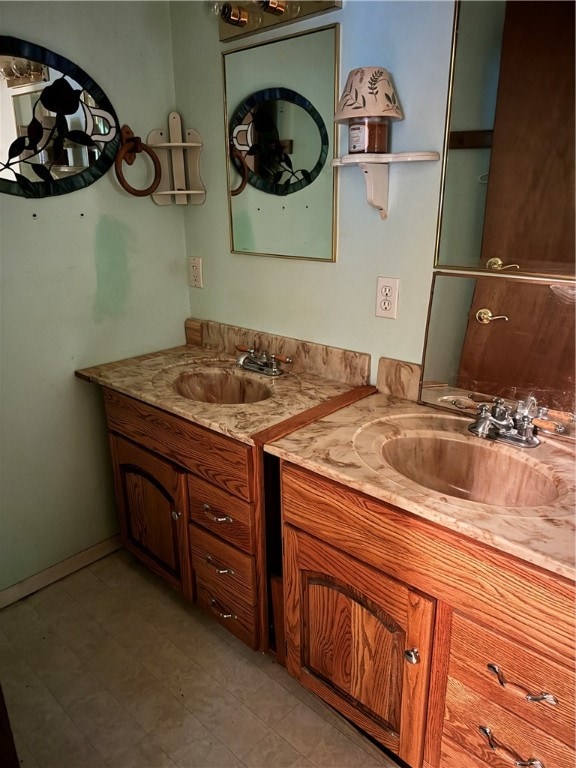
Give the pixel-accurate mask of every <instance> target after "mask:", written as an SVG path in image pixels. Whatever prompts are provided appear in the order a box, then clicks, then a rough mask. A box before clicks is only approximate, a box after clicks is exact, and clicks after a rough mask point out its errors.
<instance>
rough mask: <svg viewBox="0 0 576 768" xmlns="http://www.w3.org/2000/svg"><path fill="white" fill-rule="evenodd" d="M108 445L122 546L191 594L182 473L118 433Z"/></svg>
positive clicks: (187, 593)
mask: <svg viewBox="0 0 576 768" xmlns="http://www.w3.org/2000/svg"><path fill="white" fill-rule="evenodd" d="M110 444H111V447H112V457H113V462H114V479H115V485H116V498H117V502H118V510H119V515H120V535H121V538H122V543H123V545H124V546H125V547H126V549H128V550H130V552H132V553H133V554H134V555H136V557H138V558H140V559H141V560H142V561H143V562H145V563H146V565H148V566H149V567H150V568H151V569H152V570H153V571H155V572H156V573H158V574H159V575H160V576H162V577H163V578H164V579H166V581H168V582H169V583H170V584H172V586H174V587H176V588H177V589H179V590H180V591H182V592H183V593H184V595H185V596H186V597H188V598H191V597H192V594H191V593H192V586H191V584H192V579H191V575H190V566H189V554H188V545H187V525H188V523H187V517H188V515H187V506H186V504H187V502H186V475H185V473H184V472H182V471H181V470H179V469H178V468H176V467H174V466H173V465H172V464H169V463H168V462H167V461H164V460H163V459H161V458H159V457H158V456H155V455H154V454H152V453H149V452H148V451H146V450H144V449H142V448H139V447H137V446H135V445H133V444H132V443H129V442H127V441H126V440H122V439H121V438H119V437H115V436H111V439H110Z"/></svg>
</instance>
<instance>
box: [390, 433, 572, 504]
mask: <svg viewBox="0 0 576 768" xmlns="http://www.w3.org/2000/svg"><path fill="white" fill-rule="evenodd" d="M477 440H478V442H474V443H472V442H471V441H464V440H454V439H450V438H449V437H446V436H443V435H440V436H438V435H428V436H421V437H410V436H409V435H406V436H403V437H397V438H394V439H392V440H388V441H387V442H386V443H384V445H383V446H382V458H383V459H384V461H385V462H386V463H387V464H389V465H390V466H391V467H392V468H393V469H395V470H396V471H397V472H399V473H400V474H401V475H404V477H407V478H408V479H409V480H412V481H414V482H415V483H418V485H422V486H424V487H426V488H430V489H431V490H433V491H437V492H438V493H442V494H446V495H448V496H455V497H457V498H459V499H468V500H469V501H476V502H480V503H482V504H493V505H495V506H499V507H537V506H540V505H542V504H550V503H551V502H553V501H554V500H555V499H557V498H558V488H557V486H556V484H555V483H554V479H553V477H550V476H549V475H547V474H545V473H544V471H542V472H540V471H538V470H537V469H536V468H535V467H534V466H533V464H532V463H528V462H526V461H525V460H524V459H522V458H520V457H516V456H513V455H511V454H509V453H503V452H501V451H499V450H498V449H497V450H496V451H495V450H494V445H493V444H490V443H484V442H481V441H480V439H478V438H477ZM512 450H514V449H512Z"/></svg>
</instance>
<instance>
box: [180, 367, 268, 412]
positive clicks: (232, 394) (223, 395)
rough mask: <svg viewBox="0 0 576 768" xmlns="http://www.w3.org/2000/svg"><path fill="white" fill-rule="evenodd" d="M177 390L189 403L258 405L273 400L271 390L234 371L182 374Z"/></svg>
mask: <svg viewBox="0 0 576 768" xmlns="http://www.w3.org/2000/svg"><path fill="white" fill-rule="evenodd" d="M174 389H175V390H176V392H177V393H178V394H179V395H181V396H182V397H186V398H188V400H196V401H200V402H202V403H218V404H219V405H240V404H242V403H258V402H260V401H262V400H267V399H268V398H269V397H271V396H272V389H271V388H270V387H268V386H266V384H264V383H263V382H261V381H258V380H257V379H255V378H252V377H251V376H247V375H246V374H241V373H238V372H236V371H235V370H216V371H203V372H198V371H195V372H188V373H182V374H180V376H178V378H177V379H176V381H175V382H174Z"/></svg>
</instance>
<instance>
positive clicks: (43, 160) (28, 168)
mask: <svg viewBox="0 0 576 768" xmlns="http://www.w3.org/2000/svg"><path fill="white" fill-rule="evenodd" d="M0 115H1V119H0V192H4V193H8V194H11V195H19V196H21V197H29V198H40V197H48V196H51V195H63V194H67V193H69V192H74V191H75V190H78V189H83V188H84V187H87V186H89V185H90V184H93V183H94V182H95V181H96V180H97V179H99V178H100V177H101V176H102V175H103V174H105V173H106V172H107V171H108V170H109V168H110V167H111V165H112V163H113V162H114V158H115V156H116V152H117V151H118V147H119V144H120V133H119V126H118V118H117V117H116V113H115V111H114V109H113V107H112V104H111V103H110V101H109V100H108V98H107V97H106V95H105V94H104V92H103V91H102V89H101V88H100V87H99V86H98V85H97V84H96V83H95V82H94V80H92V78H91V77H90V76H89V75H88V74H87V73H86V72H84V70H82V69H81V68H80V67H78V66H77V65H76V64H74V63H73V62H71V61H69V60H68V59H66V58H64V57H63V56H60V55H58V54H56V53H53V52H52V51H49V50H47V49H46V48H43V47H42V46H39V45H34V44H33V43H29V42H26V41H24V40H19V39H17V38H14V37H7V36H0Z"/></svg>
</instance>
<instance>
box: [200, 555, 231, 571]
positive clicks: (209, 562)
mask: <svg viewBox="0 0 576 768" xmlns="http://www.w3.org/2000/svg"><path fill="white" fill-rule="evenodd" d="M206 565H211V566H212V568H214V570H215V571H216V573H217V574H224V573H228V574H230V576H234V571H233V569H232V568H220V566H219V565H218V564H217V563H215V562H214V560H213V558H212V556H211V555H206Z"/></svg>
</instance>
